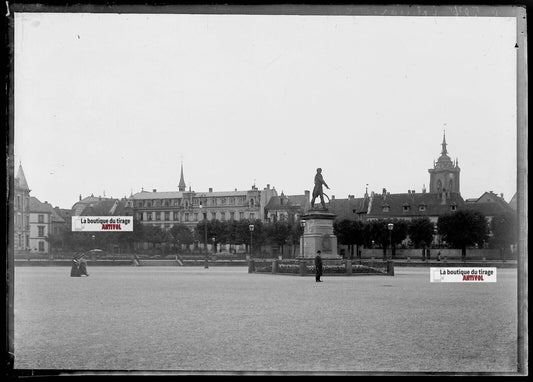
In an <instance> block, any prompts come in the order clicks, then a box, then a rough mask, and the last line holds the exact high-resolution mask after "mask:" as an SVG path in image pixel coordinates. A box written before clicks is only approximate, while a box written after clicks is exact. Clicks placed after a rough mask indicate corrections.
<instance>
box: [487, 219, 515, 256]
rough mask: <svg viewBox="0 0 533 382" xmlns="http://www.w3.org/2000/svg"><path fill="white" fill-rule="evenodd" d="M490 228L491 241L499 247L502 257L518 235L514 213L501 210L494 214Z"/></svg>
mask: <svg viewBox="0 0 533 382" xmlns="http://www.w3.org/2000/svg"><path fill="white" fill-rule="evenodd" d="M490 230H491V232H492V238H491V243H492V244H493V245H494V246H496V247H498V248H500V251H501V254H502V258H504V256H505V253H506V252H507V250H509V247H510V245H511V244H515V243H516V240H517V237H518V234H517V221H516V214H514V213H511V212H503V213H500V214H498V215H496V216H494V217H493V218H492V220H491V222H490Z"/></svg>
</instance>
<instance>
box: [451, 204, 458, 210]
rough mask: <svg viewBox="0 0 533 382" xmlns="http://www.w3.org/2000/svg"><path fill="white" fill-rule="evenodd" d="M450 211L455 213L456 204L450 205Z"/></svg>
mask: <svg viewBox="0 0 533 382" xmlns="http://www.w3.org/2000/svg"><path fill="white" fill-rule="evenodd" d="M450 211H457V204H455V203H452V204H450Z"/></svg>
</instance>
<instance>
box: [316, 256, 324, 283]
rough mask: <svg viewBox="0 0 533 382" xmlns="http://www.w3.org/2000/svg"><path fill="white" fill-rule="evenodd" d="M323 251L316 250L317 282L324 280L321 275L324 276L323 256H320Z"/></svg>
mask: <svg viewBox="0 0 533 382" xmlns="http://www.w3.org/2000/svg"><path fill="white" fill-rule="evenodd" d="M321 253H322V252H320V251H316V257H315V275H316V277H315V280H316V282H317V283H320V282H322V280H320V276H322V271H323V268H322V257H320V254H321Z"/></svg>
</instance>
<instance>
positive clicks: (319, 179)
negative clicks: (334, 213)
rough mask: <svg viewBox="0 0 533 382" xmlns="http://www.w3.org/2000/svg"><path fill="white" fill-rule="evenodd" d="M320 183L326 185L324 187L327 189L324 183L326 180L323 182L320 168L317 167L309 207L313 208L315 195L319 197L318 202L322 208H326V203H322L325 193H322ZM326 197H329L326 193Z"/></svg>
mask: <svg viewBox="0 0 533 382" xmlns="http://www.w3.org/2000/svg"><path fill="white" fill-rule="evenodd" d="M322 185H324V186H326V188H327V189H328V190H329V187H328V185H327V184H326V182H324V178H323V177H322V169H321V168H317V169H316V175H315V187H314V188H313V198H312V199H311V208H315V199H316V198H317V197H320V204H322V208H323V209H324V210H327V208H326V203H324V195H326V194H324V191H323V189H322ZM326 197H327V198H328V200H329V197H328V196H327V195H326Z"/></svg>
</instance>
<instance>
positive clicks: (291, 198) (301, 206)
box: [264, 190, 311, 224]
mask: <svg viewBox="0 0 533 382" xmlns="http://www.w3.org/2000/svg"><path fill="white" fill-rule="evenodd" d="M309 196H310V192H309V191H308V190H306V191H305V192H304V195H285V194H284V193H283V192H281V194H280V195H279V196H277V195H276V196H272V197H271V198H270V200H269V202H268V203H267V205H266V207H265V214H264V217H265V219H264V220H265V221H267V222H277V221H283V222H287V223H291V224H292V223H294V222H296V221H298V220H299V219H300V216H302V215H305V214H306V213H307V211H308V210H309V208H310V207H311V203H310V198H309Z"/></svg>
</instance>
